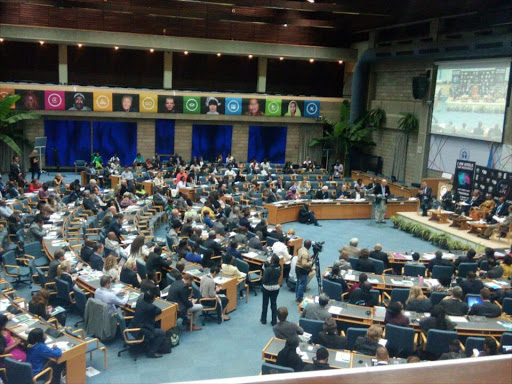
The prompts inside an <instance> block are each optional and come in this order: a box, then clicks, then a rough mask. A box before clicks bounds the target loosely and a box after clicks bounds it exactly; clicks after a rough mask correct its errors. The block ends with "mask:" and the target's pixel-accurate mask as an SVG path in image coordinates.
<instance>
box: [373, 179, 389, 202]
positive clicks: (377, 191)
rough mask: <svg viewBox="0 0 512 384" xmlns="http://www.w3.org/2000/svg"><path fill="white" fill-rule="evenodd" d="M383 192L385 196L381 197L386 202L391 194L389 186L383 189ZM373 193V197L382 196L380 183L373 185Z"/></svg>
mask: <svg viewBox="0 0 512 384" xmlns="http://www.w3.org/2000/svg"><path fill="white" fill-rule="evenodd" d="M384 191H385V194H384V196H382V199H383V200H384V201H386V202H387V201H388V197H389V195H390V194H391V192H390V190H389V185H386V187H385V188H384ZM373 193H374V194H375V195H380V194H382V186H381V184H380V183H377V184H375V187H374V188H373Z"/></svg>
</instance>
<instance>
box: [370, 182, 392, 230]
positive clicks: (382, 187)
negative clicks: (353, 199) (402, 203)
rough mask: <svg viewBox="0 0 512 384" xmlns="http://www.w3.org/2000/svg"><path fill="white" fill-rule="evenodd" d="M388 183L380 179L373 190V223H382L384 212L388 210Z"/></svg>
mask: <svg viewBox="0 0 512 384" xmlns="http://www.w3.org/2000/svg"><path fill="white" fill-rule="evenodd" d="M390 193H391V192H390V191H389V185H388V181H387V180H386V179H382V181H381V182H380V184H379V183H377V184H375V188H373V194H374V195H375V203H374V205H375V222H377V223H384V222H385V221H384V217H386V211H387V209H388V197H389V195H390Z"/></svg>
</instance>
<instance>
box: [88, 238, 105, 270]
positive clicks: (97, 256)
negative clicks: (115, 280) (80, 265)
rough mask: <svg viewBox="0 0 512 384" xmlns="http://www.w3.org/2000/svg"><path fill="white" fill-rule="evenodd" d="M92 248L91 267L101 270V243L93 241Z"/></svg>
mask: <svg viewBox="0 0 512 384" xmlns="http://www.w3.org/2000/svg"><path fill="white" fill-rule="evenodd" d="M92 250H93V254H92V255H91V258H90V265H91V268H92V269H94V270H96V271H103V244H101V243H94V245H93V247H92Z"/></svg>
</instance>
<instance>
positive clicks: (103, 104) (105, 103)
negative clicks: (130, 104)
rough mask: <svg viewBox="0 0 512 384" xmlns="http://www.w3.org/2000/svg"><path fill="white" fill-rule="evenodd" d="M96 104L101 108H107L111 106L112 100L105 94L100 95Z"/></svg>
mask: <svg viewBox="0 0 512 384" xmlns="http://www.w3.org/2000/svg"><path fill="white" fill-rule="evenodd" d="M96 105H97V106H98V107H100V108H101V109H106V108H108V107H109V106H110V100H109V98H108V97H107V96H105V95H100V96H98V97H97V98H96Z"/></svg>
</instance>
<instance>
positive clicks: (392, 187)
mask: <svg viewBox="0 0 512 384" xmlns="http://www.w3.org/2000/svg"><path fill="white" fill-rule="evenodd" d="M351 177H352V179H353V180H357V179H361V180H362V181H363V183H364V184H370V183H380V182H381V181H382V180H383V179H385V177H377V176H375V175H370V174H369V173H364V172H361V171H352V174H351ZM386 180H387V181H388V186H389V191H390V192H391V193H392V194H393V195H395V196H403V197H405V198H406V199H408V198H409V197H416V194H417V193H418V188H414V187H408V186H406V185H403V184H400V183H392V182H391V180H389V179H386Z"/></svg>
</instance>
